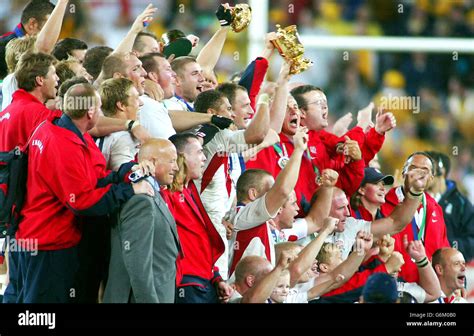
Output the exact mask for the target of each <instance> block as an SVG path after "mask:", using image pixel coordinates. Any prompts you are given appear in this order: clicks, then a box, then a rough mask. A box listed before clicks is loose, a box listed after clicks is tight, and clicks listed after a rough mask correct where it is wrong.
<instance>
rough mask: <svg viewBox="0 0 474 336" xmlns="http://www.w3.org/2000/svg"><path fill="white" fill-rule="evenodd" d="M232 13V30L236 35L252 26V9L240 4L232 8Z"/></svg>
mask: <svg viewBox="0 0 474 336" xmlns="http://www.w3.org/2000/svg"><path fill="white" fill-rule="evenodd" d="M230 10H231V12H232V23H231V27H232V30H233V31H234V32H236V33H238V32H241V31H242V30H244V29H245V28H247V26H248V25H249V24H250V21H251V20H252V8H250V6H249V5H247V4H238V5H235V7H230Z"/></svg>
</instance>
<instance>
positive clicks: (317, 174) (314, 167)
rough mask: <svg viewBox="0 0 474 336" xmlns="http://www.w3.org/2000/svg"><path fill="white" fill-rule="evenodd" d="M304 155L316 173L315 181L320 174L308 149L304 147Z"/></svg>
mask: <svg viewBox="0 0 474 336" xmlns="http://www.w3.org/2000/svg"><path fill="white" fill-rule="evenodd" d="M306 156H307V157H308V160H309V162H311V165H312V166H313V170H314V173H315V174H316V181H318V180H319V178H320V176H321V174H320V173H319V168H318V167H317V166H316V165H315V164H314V162H313V160H312V159H311V154H310V153H309V149H308V148H306Z"/></svg>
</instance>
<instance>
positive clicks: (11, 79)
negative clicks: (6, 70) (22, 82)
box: [2, 73, 18, 111]
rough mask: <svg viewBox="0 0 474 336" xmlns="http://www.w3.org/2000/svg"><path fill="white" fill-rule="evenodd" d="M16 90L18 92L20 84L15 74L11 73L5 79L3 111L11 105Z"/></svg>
mask: <svg viewBox="0 0 474 336" xmlns="http://www.w3.org/2000/svg"><path fill="white" fill-rule="evenodd" d="M16 90H18V82H17V81H16V77H15V74H14V73H11V74H9V75H8V76H6V77H5V78H4V79H3V83H2V111H3V110H4V109H5V108H6V107H7V106H8V105H10V103H11V102H12V99H13V93H14V92H15V91H16Z"/></svg>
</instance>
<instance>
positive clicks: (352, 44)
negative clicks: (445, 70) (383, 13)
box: [247, 0, 474, 62]
mask: <svg viewBox="0 0 474 336" xmlns="http://www.w3.org/2000/svg"><path fill="white" fill-rule="evenodd" d="M249 4H250V6H251V7H252V21H251V22H250V26H249V27H248V28H247V29H248V34H249V44H248V53H247V55H248V62H250V61H251V60H253V59H254V58H255V57H257V56H259V54H260V52H261V51H262V49H263V39H264V37H265V34H266V33H267V31H266V27H267V26H268V0H250V1H249ZM300 39H301V42H302V43H303V45H304V47H305V49H306V50H308V49H312V48H315V49H320V50H325V49H327V50H374V51H388V52H414V51H420V52H431V53H452V54H453V55H456V56H457V55H459V54H473V53H474V39H471V38H436V37H387V36H381V37H373V36H321V35H300Z"/></svg>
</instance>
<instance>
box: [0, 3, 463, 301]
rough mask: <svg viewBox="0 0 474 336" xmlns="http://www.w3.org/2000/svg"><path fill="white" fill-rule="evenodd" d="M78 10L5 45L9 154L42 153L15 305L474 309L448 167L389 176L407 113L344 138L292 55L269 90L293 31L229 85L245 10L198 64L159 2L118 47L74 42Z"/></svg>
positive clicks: (42, 14) (3, 142)
mask: <svg viewBox="0 0 474 336" xmlns="http://www.w3.org/2000/svg"><path fill="white" fill-rule="evenodd" d="M67 4H68V0H58V3H57V5H56V6H54V5H52V4H51V3H50V2H48V1H44V0H43V1H41V0H32V1H30V3H29V4H28V5H27V6H26V7H25V9H24V11H23V15H22V19H21V23H20V24H19V25H18V27H17V29H15V31H14V32H12V33H10V34H5V35H4V36H3V37H2V41H3V42H2V43H4V48H3V49H2V56H1V58H2V62H3V61H5V62H6V70H7V71H6V73H5V78H4V80H3V87H2V92H3V101H2V107H3V108H2V112H0V151H1V152H9V151H12V150H14V149H15V147H17V146H19V147H20V148H22V149H24V150H25V151H27V154H28V167H27V179H26V193H25V198H24V204H23V206H22V208H21V211H20V212H19V214H18V216H17V217H16V218H15V220H17V221H18V225H17V228H16V230H14V231H13V232H12V233H11V234H10V235H8V236H7V238H8V239H7V240H6V242H7V243H6V244H4V245H5V246H4V248H3V250H4V251H3V252H4V256H5V257H4V260H2V267H1V270H2V273H5V274H7V276H6V280H5V281H4V283H3V285H4V287H3V290H4V294H3V302H5V303H72V302H74V303H79V302H80V303H83V302H86V303H96V302H103V303H219V302H220V303H339V302H341V303H355V302H380V303H395V302H410V303H424V302H439V303H445V302H449V303H457V302H466V300H465V299H464V298H463V296H464V294H465V293H464V286H465V281H466V279H465V269H466V262H465V260H464V256H463V253H464V251H470V249H471V247H470V244H469V243H466V244H464V245H463V243H462V242H461V241H458V240H456V241H455V243H456V244H455V245H456V246H454V242H453V241H452V240H451V236H450V235H451V234H453V235H454V233H452V232H451V231H452V230H451V229H450V226H448V225H447V224H448V219H446V223H445V216H446V215H445V209H444V208H443V207H442V206H441V205H440V204H441V203H440V204H438V200H439V195H437V194H436V192H433V188H434V186H435V185H436V182H437V178H438V179H439V178H440V177H441V176H444V177H446V175H447V167H448V162H447V161H446V159H447V160H448V161H449V158H446V156H445V155H444V154H442V153H437V152H430V153H428V152H423V151H419V152H414V153H412V154H411V155H410V156H409V157H408V158H407V159H406V161H405V164H404V166H403V168H402V167H400V168H402V178H401V180H399V181H398V180H397V181H396V180H395V179H394V177H393V176H391V175H386V174H383V173H382V172H381V171H380V166H379V164H378V159H377V153H378V152H379V151H380V150H381V148H382V146H383V144H384V140H385V134H386V133H387V132H390V131H391V130H392V129H393V128H394V127H396V120H395V117H394V115H393V114H392V113H391V112H390V111H384V110H382V109H378V110H377V113H376V116H375V118H374V119H373V118H372V110H373V108H374V106H373V104H369V105H368V106H367V107H366V108H365V109H363V110H361V111H359V114H358V117H357V125H356V126H355V127H353V128H352V129H349V130H344V131H343V132H341V133H338V134H334V133H331V132H328V131H327V130H326V129H327V128H328V127H329V126H330V125H329V123H328V114H329V109H328V102H327V97H326V95H325V93H324V92H323V91H322V90H321V89H320V88H318V87H316V86H314V85H311V83H293V82H290V80H291V77H292V69H293V68H292V67H293V63H292V61H291V60H289V59H286V58H285V59H283V62H282V66H281V69H280V72H279V75H278V77H277V79H276V81H275V82H270V81H267V80H265V76H266V73H267V70H268V67H269V62H271V58H276V57H279V56H278V53H277V52H276V50H275V49H276V47H275V45H276V43H275V41H276V40H277V39H278V38H279V35H278V34H277V33H275V32H271V33H269V34H267V36H266V38H265V43H264V45H263V46H262V48H263V51H262V53H261V55H260V56H259V57H257V58H256V59H255V60H253V61H252V62H251V63H250V64H248V66H247V67H246V68H245V69H244V70H243V71H242V72H241V73H238V74H236V75H235V76H233V78H232V80H229V81H226V82H222V83H219V82H218V80H217V76H216V74H215V71H214V68H215V66H216V64H217V61H218V59H219V55H220V51H221V50H222V48H223V45H224V42H225V39H226V35H227V34H228V33H229V31H230V28H231V24H232V21H233V20H235V18H234V17H233V16H232V15H231V9H232V8H230V7H229V6H228V5H227V4H226V5H221V6H219V9H218V11H217V12H216V15H217V18H218V20H219V22H220V24H221V28H220V29H219V30H218V31H217V32H216V33H215V34H214V36H213V37H212V39H211V40H210V41H209V42H208V43H207V44H206V45H205V46H204V47H203V48H202V50H201V51H200V52H199V54H198V55H197V56H190V54H191V53H192V48H191V47H190V50H189V51H188V53H185V54H184V55H183V54H180V53H181V52H182V50H180V49H179V48H178V47H176V48H175V49H171V48H170V45H164V44H163V43H162V42H160V40H159V39H157V37H156V36H154V35H153V34H151V33H149V32H147V31H144V30H143V28H144V22H149V21H150V18H151V17H152V16H153V14H154V13H155V11H156V8H154V7H153V6H152V5H149V6H148V7H147V8H146V9H145V10H144V11H143V13H141V14H140V15H139V16H138V17H137V18H136V20H135V22H134V23H133V25H132V27H131V28H130V31H129V32H128V34H127V35H126V36H125V37H124V39H123V40H122V41H121V43H120V44H119V46H118V47H117V48H116V49H115V50H114V49H112V48H109V47H107V46H99V47H94V48H90V49H89V48H88V46H87V44H86V43H85V42H84V41H80V40H76V39H73V38H66V39H64V40H61V41H59V42H58V41H57V39H58V36H59V32H60V29H61V25H62V20H63V17H64V13H65V10H66V6H67ZM145 26H146V25H145ZM193 38H196V37H195V36H194V37H185V36H184V37H180V39H187V41H188V42H189V44H190V45H191V46H193V43H194V42H195V40H193ZM181 41H183V40H181ZM170 50H173V53H172V54H170V53H171V51H170ZM275 54H276V55H275ZM11 55H16V56H18V55H20V57H11ZM315 66H317V64H316V65H315ZM367 103H369V102H367ZM0 177H1V176H0ZM0 183H4V184H5V185H6V183H7V182H6V181H2V180H0ZM0 186H2V184H0ZM1 190H2V192H3V193H4V194H7V193H8V190H7V188H3V187H2V189H1ZM4 194H0V196H2V195H4ZM0 200H1V199H0ZM17 210H18V209H17ZM2 224H3V223H2ZM5 224H6V227H7V228H9V224H10V223H5ZM447 226H448V227H447ZM450 230H451V231H450ZM31 242H34V244H33V245H32V244H30V243H31ZM31 246H34V247H35V248H34V249H33V248H31ZM451 246H453V247H451ZM5 288H6V289H5Z"/></svg>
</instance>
